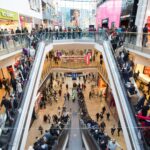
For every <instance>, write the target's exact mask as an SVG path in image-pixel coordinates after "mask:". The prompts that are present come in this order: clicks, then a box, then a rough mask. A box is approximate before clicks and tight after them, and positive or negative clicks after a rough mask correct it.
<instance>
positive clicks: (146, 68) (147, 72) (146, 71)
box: [144, 67, 150, 76]
mask: <svg viewBox="0 0 150 150" xmlns="http://www.w3.org/2000/svg"><path fill="white" fill-rule="evenodd" d="M144 74H147V75H149V76H150V67H144Z"/></svg>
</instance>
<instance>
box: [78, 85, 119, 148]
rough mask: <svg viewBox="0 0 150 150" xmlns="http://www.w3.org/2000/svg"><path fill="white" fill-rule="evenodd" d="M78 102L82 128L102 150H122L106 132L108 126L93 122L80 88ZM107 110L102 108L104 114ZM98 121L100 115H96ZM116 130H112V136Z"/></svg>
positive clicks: (113, 128)
mask: <svg viewBox="0 0 150 150" xmlns="http://www.w3.org/2000/svg"><path fill="white" fill-rule="evenodd" d="M77 91H78V102H79V106H80V114H81V121H80V123H81V128H83V127H84V128H86V129H87V130H88V132H89V133H90V134H91V135H92V137H93V138H94V140H95V141H96V143H97V144H98V145H99V147H100V149H102V150H106V149H109V150H116V149H117V147H118V148H120V149H122V148H121V146H120V145H119V144H118V143H117V142H116V140H115V139H111V138H110V137H109V136H108V134H107V133H106V132H105V128H106V124H105V122H104V121H102V122H101V123H100V125H99V124H98V123H97V122H96V121H94V120H92V118H91V117H90V116H89V114H88V111H87V108H86V104H85V101H84V94H83V92H82V89H81V88H80V87H79V86H78V88H77ZM105 111H106V108H105V107H103V108H102V113H105ZM109 116H110V114H109V113H108V116H107V117H108V118H107V119H108V120H109ZM96 117H97V120H98V119H99V117H100V115H99V113H97V114H96ZM115 130H116V128H115V126H114V127H112V128H111V133H112V135H113V134H114V132H115Z"/></svg>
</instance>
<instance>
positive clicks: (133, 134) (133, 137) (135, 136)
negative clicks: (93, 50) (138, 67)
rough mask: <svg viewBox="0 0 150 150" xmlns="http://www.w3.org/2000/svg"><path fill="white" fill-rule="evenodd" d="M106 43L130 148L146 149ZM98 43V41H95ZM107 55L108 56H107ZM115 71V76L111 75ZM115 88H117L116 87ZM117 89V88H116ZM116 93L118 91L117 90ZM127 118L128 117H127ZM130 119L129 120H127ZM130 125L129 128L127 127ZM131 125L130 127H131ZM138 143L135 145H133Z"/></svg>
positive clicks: (109, 46) (108, 42) (116, 66)
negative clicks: (122, 97)
mask: <svg viewBox="0 0 150 150" xmlns="http://www.w3.org/2000/svg"><path fill="white" fill-rule="evenodd" d="M105 41H106V42H104V43H105V44H103V45H104V46H105V48H104V49H107V52H106V51H105V52H104V53H105V56H107V61H108V62H109V60H110V58H111V59H112V61H113V62H111V65H110V66H109V68H110V71H111V72H112V74H113V76H115V74H116V77H117V78H118V79H119V80H118V79H117V80H118V82H120V83H118V85H119V84H120V87H121V90H122V91H120V93H118V98H119V99H118V100H119V101H118V102H119V103H120V104H119V105H120V109H121V111H122V114H123V118H124V121H125V122H124V123H125V124H126V125H125V126H126V128H127V132H128V135H129V138H130V142H131V143H132V146H133V147H132V148H135V147H136V146H137V145H138V146H137V148H139V149H140V150H142V149H144V148H148V145H147V143H146V142H145V137H144V135H143V133H142V130H141V129H142V128H140V126H139V122H138V121H137V119H136V117H135V110H134V109H133V106H132V105H131V104H130V103H129V101H130V99H129V96H128V93H127V90H126V88H125V85H124V82H123V80H122V79H123V77H122V74H121V73H120V70H119V66H118V62H117V60H116V58H115V55H114V49H113V47H112V46H111V42H110V41H109V40H108V38H107V39H105ZM97 42H98V41H97ZM107 54H108V55H107ZM114 70H115V74H114V73H113V72H114ZM117 80H115V79H114V81H113V82H114V83H115V84H114V85H117ZM116 88H117V87H116ZM118 88H119V87H118ZM117 91H118V90H117ZM121 94H123V95H122V96H124V98H125V99H124V104H125V105H126V106H125V105H123V99H121ZM125 107H127V109H125ZM127 116H128V117H127ZM129 118H130V119H129ZM129 125H130V126H129ZM131 125H132V126H131ZM136 142H137V143H138V144H136V145H135V143H136Z"/></svg>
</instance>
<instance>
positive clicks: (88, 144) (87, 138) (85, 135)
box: [80, 121, 100, 150]
mask: <svg viewBox="0 0 150 150" xmlns="http://www.w3.org/2000/svg"><path fill="white" fill-rule="evenodd" d="M80 131H81V137H82V141H83V143H84V146H85V148H86V149H88V150H93V149H94V150H100V148H99V146H98V144H97V143H96V141H95V140H94V138H93V137H92V135H91V134H90V132H89V130H88V129H87V128H86V127H85V125H83V124H81V121H80Z"/></svg>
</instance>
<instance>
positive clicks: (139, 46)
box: [119, 32, 150, 54]
mask: <svg viewBox="0 0 150 150" xmlns="http://www.w3.org/2000/svg"><path fill="white" fill-rule="evenodd" d="M119 38H120V41H122V42H123V45H124V46H125V47H126V48H129V49H132V50H133V51H137V52H143V53H146V54H150V33H137V32H122V33H119Z"/></svg>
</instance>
